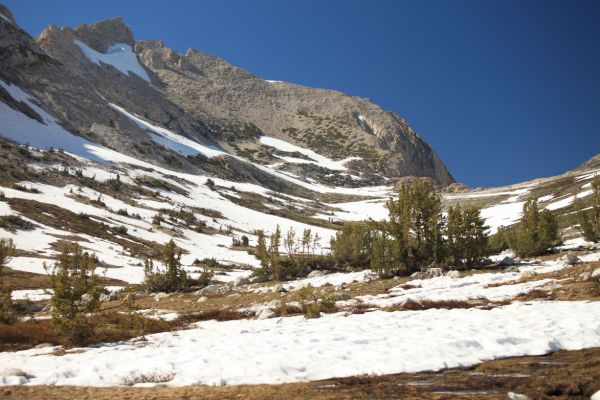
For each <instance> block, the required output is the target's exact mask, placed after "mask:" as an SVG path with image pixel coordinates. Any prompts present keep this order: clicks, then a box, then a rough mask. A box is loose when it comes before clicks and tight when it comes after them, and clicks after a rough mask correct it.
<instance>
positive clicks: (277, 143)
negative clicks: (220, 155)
mask: <svg viewBox="0 0 600 400" xmlns="http://www.w3.org/2000/svg"><path fill="white" fill-rule="evenodd" d="M260 143H261V144H264V145H265V146H269V147H274V148H276V149H277V150H281V151H284V152H286V153H295V152H298V153H300V154H303V155H305V156H307V157H308V158H310V159H311V160H312V161H309V160H301V159H298V158H293V157H280V158H282V159H284V160H285V161H288V162H292V163H307V162H308V163H312V164H315V165H318V166H320V167H323V168H327V169H330V170H333V171H346V169H347V168H346V167H345V166H344V164H345V163H347V162H348V161H351V160H360V157H348V158H345V159H343V160H340V161H334V160H332V159H330V158H327V157H325V156H322V155H320V154H318V153H316V152H314V151H312V150H309V149H305V148H304V147H300V146H296V145H294V144H291V143H288V142H286V141H284V140H281V139H276V138H273V137H269V136H261V138H260ZM300 160H301V161H300Z"/></svg>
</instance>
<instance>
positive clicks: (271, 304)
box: [265, 299, 281, 309]
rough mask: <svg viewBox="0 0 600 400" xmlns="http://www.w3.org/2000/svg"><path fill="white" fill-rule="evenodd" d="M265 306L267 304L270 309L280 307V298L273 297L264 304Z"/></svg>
mask: <svg viewBox="0 0 600 400" xmlns="http://www.w3.org/2000/svg"><path fill="white" fill-rule="evenodd" d="M265 306H267V307H268V308H270V309H277V308H279V307H281V300H277V299H273V300H271V301H270V302H268V303H267V304H265Z"/></svg>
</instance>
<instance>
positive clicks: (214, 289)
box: [198, 284, 223, 296]
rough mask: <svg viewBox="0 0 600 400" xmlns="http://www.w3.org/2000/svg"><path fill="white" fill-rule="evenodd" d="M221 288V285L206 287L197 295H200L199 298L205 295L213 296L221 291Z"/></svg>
mask: <svg viewBox="0 0 600 400" xmlns="http://www.w3.org/2000/svg"><path fill="white" fill-rule="evenodd" d="M222 287H223V285H216V284H215V285H208V286H207V287H205V288H202V289H200V290H199V291H198V294H200V295H201V296H204V295H207V294H215V293H218V292H219V291H221V288H222Z"/></svg>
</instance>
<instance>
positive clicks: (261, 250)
mask: <svg viewBox="0 0 600 400" xmlns="http://www.w3.org/2000/svg"><path fill="white" fill-rule="evenodd" d="M256 236H257V238H258V239H257V242H256V256H257V257H258V259H259V260H260V266H261V267H262V268H265V269H266V268H268V266H269V253H268V251H267V242H266V240H265V232H264V231H262V230H259V231H257V232H256Z"/></svg>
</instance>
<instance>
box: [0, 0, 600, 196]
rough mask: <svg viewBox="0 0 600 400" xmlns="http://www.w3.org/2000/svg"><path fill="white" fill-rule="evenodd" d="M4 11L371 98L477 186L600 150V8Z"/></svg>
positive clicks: (322, 4)
mask: <svg viewBox="0 0 600 400" xmlns="http://www.w3.org/2000/svg"><path fill="white" fill-rule="evenodd" d="M0 1H2V0H0ZM4 3H5V4H6V5H7V6H8V7H9V8H10V9H11V10H12V12H13V13H14V14H15V17H16V19H17V21H18V22H19V24H20V25H21V26H22V27H23V28H25V29H26V30H27V31H28V32H29V33H31V34H33V35H37V34H38V33H39V32H40V31H41V30H42V29H43V28H44V27H45V26H46V25H48V24H50V23H54V24H56V25H59V26H62V25H68V26H76V25H79V24H81V23H91V22H95V21H98V20H101V19H106V18H110V17H114V16H122V17H123V18H124V19H125V22H126V23H127V24H128V25H129V26H130V27H131V28H132V29H133V31H134V35H135V37H136V39H161V40H163V41H164V42H165V43H166V45H167V46H169V47H172V48H174V49H176V50H179V51H182V52H183V51H185V50H186V49H187V48H189V47H193V48H196V49H199V50H201V51H205V52H207V53H211V54H215V55H217V56H219V57H222V58H224V59H225V60H227V61H229V62H231V63H233V64H235V65H237V66H240V67H242V68H244V69H246V70H248V71H250V72H252V73H254V74H256V75H258V76H261V77H263V78H265V79H273V80H285V81H289V82H294V83H298V84H302V85H307V86H313V87H323V88H330V89H336V90H340V91H344V92H347V93H350V94H352V95H357V96H361V97H367V98H370V99H372V100H373V101H374V102H376V103H378V104H379V105H381V106H382V107H384V108H385V109H388V110H391V111H395V112H397V113H398V114H400V115H401V116H403V117H404V118H406V120H407V121H408V122H409V124H410V125H411V126H412V127H413V128H414V129H415V130H416V131H417V132H419V134H420V135H421V136H422V137H423V138H425V140H427V141H428V142H429V143H431V144H432V145H433V147H434V148H435V149H436V151H437V152H438V153H439V154H440V156H441V157H442V159H443V160H444V162H445V163H446V165H447V166H448V168H449V169H450V171H451V173H452V174H453V175H454V177H455V178H456V179H457V180H458V181H460V182H464V183H466V184H468V185H470V186H495V185H501V184H509V183H515V182H518V181H523V180H527V179H531V178H535V177H540V176H549V175H555V174H559V173H562V172H564V171H566V170H567V169H570V168H573V167H575V166H577V165H579V164H581V163H582V162H584V161H586V160H587V159H588V158H590V157H591V156H593V155H595V154H597V153H600V122H599V121H600V23H598V21H600V1H595V0H564V1H552V0H539V1H533V0H512V1H511V0H503V1H500V0H498V1H491V0H455V1H445V0H414V1H400V0H396V1H394V0H389V1H384V0H380V1H375V0H374V1H366V0H363V1H358V0H327V1H318V0H303V1H284V0H254V1H251V0H237V1H233V0H219V1H217V0H214V1H194V0H172V1H168V2H165V1H155V0H146V1H133V0H130V1H124V0H119V1H112V0H104V1H101V2H91V1H81V0H79V1H70V0H69V1H67V0H65V1H50V0H44V1H41V0H40V1H31V0H4Z"/></svg>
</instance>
